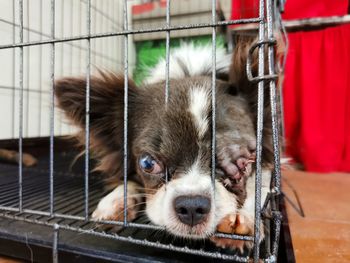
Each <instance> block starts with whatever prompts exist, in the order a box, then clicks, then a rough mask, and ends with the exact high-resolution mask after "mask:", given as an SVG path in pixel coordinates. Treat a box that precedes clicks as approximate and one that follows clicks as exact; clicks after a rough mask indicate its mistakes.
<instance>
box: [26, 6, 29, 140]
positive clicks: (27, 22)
mask: <svg viewBox="0 0 350 263" xmlns="http://www.w3.org/2000/svg"><path fill="white" fill-rule="evenodd" d="M29 6H30V5H29V1H27V6H26V7H27V9H26V13H27V16H26V18H27V19H26V24H27V42H29V41H30V37H29V36H30V24H29V21H30V20H29ZM26 58H27V59H26V71H25V73H26V102H27V103H26V104H25V105H26V110H25V114H26V118H25V136H26V137H28V134H29V78H30V62H29V60H30V47H28V48H27V52H26Z"/></svg>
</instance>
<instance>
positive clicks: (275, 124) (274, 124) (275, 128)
mask: <svg viewBox="0 0 350 263" xmlns="http://www.w3.org/2000/svg"><path fill="white" fill-rule="evenodd" d="M266 16H267V37H268V38H269V39H273V37H274V36H273V17H272V16H273V10H272V2H271V0H266ZM268 68H269V74H270V75H272V74H275V62H274V46H272V45H269V47H268ZM269 82H270V83H269V84H270V104H271V119H272V139H273V153H274V176H273V178H274V183H275V185H274V187H275V189H274V190H275V192H276V193H277V194H279V193H280V186H281V167H280V146H279V129H278V118H277V104H276V98H277V95H276V82H275V80H274V79H271V80H270V81H269Z"/></svg>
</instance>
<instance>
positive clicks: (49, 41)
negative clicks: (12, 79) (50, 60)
mask: <svg viewBox="0 0 350 263" xmlns="http://www.w3.org/2000/svg"><path fill="white" fill-rule="evenodd" d="M258 22H260V19H259V18H247V19H238V20H230V21H220V22H216V23H201V24H188V25H180V26H170V27H158V28H150V29H133V30H125V31H118V32H110V33H100V34H94V35H82V36H76V37H67V38H55V39H47V40H42V41H32V42H23V43H16V44H8V45H1V46H0V49H9V48H17V47H28V46H37V45H45V44H52V43H62V42H69V41H77V40H83V39H95V38H104V37H114V36H123V35H133V34H144V33H153V32H163V31H164V32H166V31H175V30H187V29H196V28H205V27H217V26H227V25H237V24H249V23H258Z"/></svg>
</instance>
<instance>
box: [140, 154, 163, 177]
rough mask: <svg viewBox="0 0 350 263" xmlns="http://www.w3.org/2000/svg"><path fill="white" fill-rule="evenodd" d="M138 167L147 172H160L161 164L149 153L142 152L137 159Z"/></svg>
mask: <svg viewBox="0 0 350 263" xmlns="http://www.w3.org/2000/svg"><path fill="white" fill-rule="evenodd" d="M139 166H140V169H141V170H142V171H143V172H145V173H148V174H160V173H161V172H162V171H163V169H162V166H161V165H160V164H159V163H158V162H157V161H156V160H155V159H154V158H153V157H152V156H151V155H149V154H144V155H142V156H141V158H140V159H139Z"/></svg>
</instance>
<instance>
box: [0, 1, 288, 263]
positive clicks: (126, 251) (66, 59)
mask: <svg viewBox="0 0 350 263" xmlns="http://www.w3.org/2000/svg"><path fill="white" fill-rule="evenodd" d="M139 2H140V1H127V0H124V1H115V0H114V1H113V0H108V1H93V0H81V1H63V0H62V1H55V0H50V1H43V0H37V1H34V2H32V1H31V3H30V4H31V5H29V1H23V0H18V1H8V4H7V6H6V9H4V10H6V11H3V12H1V13H0V14H2V15H1V17H0V24H2V27H3V29H2V30H4V31H6V32H7V36H9V37H8V38H2V40H1V44H0V57H1V58H2V59H1V60H2V61H9V63H8V65H4V64H3V66H2V70H1V71H2V73H1V76H4V77H2V79H3V80H2V83H0V85H1V86H0V92H2V95H1V96H0V97H2V99H1V101H2V102H3V103H2V105H3V106H2V107H3V112H4V113H3V114H4V115H6V116H4V121H2V125H1V126H2V131H0V133H1V138H2V140H1V142H0V148H7V149H13V150H16V151H18V154H17V155H16V158H17V161H18V166H14V165H11V164H4V163H1V164H0V189H1V191H0V253H4V254H7V255H12V256H19V257H21V258H25V259H27V260H32V261H49V260H52V261H53V262H58V261H62V262H66V261H67V260H71V261H72V260H80V261H84V260H87V259H90V260H91V258H93V259H94V260H95V261H104V260H111V261H118V262H156V261H157V262H158V261H166V262H172V261H174V262H175V261H176V262H180V261H193V260H202V261H203V262H212V261H213V260H229V261H238V262H248V261H249V260H250V259H253V260H254V262H259V259H264V260H265V261H266V262H276V261H277V256H278V244H279V238H280V229H281V223H282V217H281V212H280V211H279V194H280V155H279V149H280V146H279V127H278V123H279V121H278V99H277V98H278V94H276V72H275V61H274V45H275V43H276V41H275V35H274V32H275V31H276V29H278V30H283V28H282V24H281V17H280V12H281V11H282V10H283V5H284V2H283V1H274V0H266V1H265V0H259V6H258V7H257V8H258V10H257V13H258V14H259V15H258V16H257V17H253V18H242V19H237V20H226V21H221V20H220V19H219V18H220V17H219V15H218V13H217V4H218V3H217V2H218V1H216V0H210V1H209V0H208V3H209V6H210V7H211V10H210V13H209V14H208V15H209V16H207V17H206V20H204V21H206V22H196V21H194V22H193V21H190V22H189V23H186V22H183V21H182V22H179V23H177V24H173V23H172V14H171V7H172V5H176V1H175V2H174V1H170V0H167V1H161V2H162V3H163V4H164V5H165V17H163V24H162V25H161V26H159V25H147V24H141V26H140V27H136V26H135V27H134V28H132V26H133V25H132V26H130V24H131V21H132V17H131V8H132V5H133V4H134V3H139ZM203 2H205V1H203ZM34 3H35V4H34ZM32 5H33V6H32ZM35 5H37V7H38V10H39V11H36V12H37V13H34V15H35V17H36V20H37V21H36V22H35V23H34V22H32V21H34V20H33V19H30V16H33V13H31V12H30V11H29V10H30V9H31V8H32V9H33V7H34V6H35ZM9 10H11V11H12V12H9ZM5 12H6V13H5ZM29 14H30V15H29ZM185 21H186V20H185ZM30 23H33V24H32V25H31V24H30ZM34 24H35V25H34ZM66 24H68V25H69V26H66ZM241 24H256V25H257V27H258V42H257V43H256V44H255V45H254V46H252V47H251V51H254V50H256V49H258V54H259V72H258V73H259V74H258V76H250V78H251V81H254V82H256V85H257V89H258V119H257V131H256V134H257V151H256V157H257V162H256V174H257V176H256V182H255V183H256V188H255V189H256V192H255V225H254V226H255V231H254V236H240V235H228V234H223V233H216V234H215V235H216V236H217V237H225V238H232V239H238V240H246V241H253V242H254V244H255V245H254V249H253V250H252V251H251V253H248V254H244V255H240V254H237V253H233V252H232V251H227V250H222V249H221V250H219V249H217V248H213V247H210V245H208V244H206V245H205V246H204V247H203V245H200V246H198V245H197V244H191V242H190V243H189V244H186V242H185V243H184V242H183V241H178V240H173V239H171V240H170V241H169V240H163V239H159V237H158V236H157V233H159V232H161V231H163V230H164V229H163V228H161V227H158V226H155V225H151V224H145V223H143V222H142V221H140V222H139V221H135V222H128V221H127V215H126V210H125V213H124V220H122V221H102V222H101V221H98V222H97V221H96V220H93V219H92V218H91V213H92V211H93V210H94V208H95V207H96V205H97V203H98V201H99V200H100V199H101V197H103V196H104V195H105V194H106V193H105V192H103V191H102V190H101V189H103V188H102V180H101V178H100V176H99V175H98V174H94V175H93V176H92V172H91V170H92V167H93V160H92V159H91V158H90V154H89V150H88V149H89V144H90V141H89V138H90V136H89V134H90V127H89V110H90V104H89V91H90V77H91V74H92V72H93V70H94V67H95V66H96V67H97V68H105V69H108V70H111V71H121V70H122V71H124V76H125V79H126V80H127V79H128V76H130V75H131V73H132V71H133V70H134V68H135V64H136V62H135V56H134V55H133V54H134V53H135V52H133V51H134V50H133V49H134V48H135V45H134V42H133V40H134V39H135V38H136V39H137V37H138V36H141V35H147V34H155V33H160V34H163V36H165V37H164V38H165V51H166V55H165V58H166V71H165V72H166V85H165V90H164V92H165V94H168V92H169V52H170V49H171V41H173V39H172V36H173V35H175V34H177V32H180V31H188V30H192V31H195V30H200V29H205V30H207V31H209V32H210V35H211V37H210V39H211V45H212V54H211V56H212V72H213V74H212V90H213V91H215V89H216V82H215V79H216V75H215V69H216V45H217V29H218V28H219V27H223V26H230V25H241ZM138 39H141V38H140V37H139V38H138ZM264 50H267V52H265V51H264ZM33 61H34V62H33ZM266 65H267V66H268V67H267V68H268V72H265V70H264V68H266ZM170 66H171V65H170ZM249 67H250V65H249V60H248V65H247V68H248V72H249ZM82 73H84V74H85V76H86V83H87V85H86V129H85V138H86V141H85V149H86V152H85V155H84V157H83V158H82V159H79V160H78V161H77V162H76V163H75V165H74V166H73V167H69V165H70V164H71V162H72V159H74V158H75V156H76V154H77V150H74V148H73V147H72V146H71V143H70V142H67V141H66V140H64V139H62V138H61V136H62V135H67V134H68V135H69V134H71V133H72V132H74V128H72V127H70V126H69V125H67V124H65V123H64V120H63V117H62V116H61V115H60V114H59V112H57V111H56V109H55V99H54V89H55V79H57V78H59V77H60V76H65V75H77V74H82ZM248 76H249V75H248ZM266 83H268V85H269V86H270V97H271V99H270V103H271V115H272V128H273V146H274V170H273V178H272V180H273V183H272V186H273V187H272V189H271V193H270V194H269V196H268V198H267V200H266V202H265V204H261V201H260V199H261V184H262V182H261V173H262V167H261V160H262V132H263V114H264V112H263V105H264V85H266ZM124 93H125V97H124V146H123V147H124V153H125V154H124V157H123V160H120V161H121V162H122V163H123V165H124V166H123V169H124V170H123V171H124V188H125V190H127V189H126V185H127V184H126V182H127V175H128V167H127V163H128V155H127V149H128V129H127V128H128V127H127V120H128V111H127V108H128V95H127V94H128V82H127V81H125V83H124ZM212 94H213V95H212V103H213V105H215V103H216V98H215V92H212ZM165 98H166V100H167V98H168V96H167V95H166V96H165ZM212 108H213V112H212V123H213V127H212V129H213V134H212V162H213V163H215V143H216V142H215V120H216V114H215V107H212ZM5 112H6V113H5ZM7 112H9V114H7ZM26 153H32V154H33V155H35V156H36V157H38V164H37V165H36V166H35V167H25V166H24V165H23V161H24V159H25V158H26ZM213 167H215V165H213ZM214 170H215V169H214ZM214 172H215V171H213V173H214ZM125 192H126V191H125ZM124 202H125V203H124V205H125V204H126V202H127V200H126V195H125V196H124ZM262 220H263V221H266V224H265V225H266V229H270V231H269V233H268V234H266V237H267V238H266V240H265V242H264V244H263V245H262V246H259V245H258V244H259V240H260V223H261V222H262ZM97 224H98V225H97ZM102 224H106V225H107V228H106V227H100V225H102ZM114 226H122V227H123V229H122V230H120V231H119V232H115V231H112V230H113V227H114ZM267 231H268V230H267ZM154 233H155V234H154ZM19 244H25V247H27V249H24V248H23V246H20V245H19ZM149 248H152V250H150V249H149ZM19 251H23V252H19ZM169 251H171V252H172V254H171V256H170V255H169V254H168V252H169Z"/></svg>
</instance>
